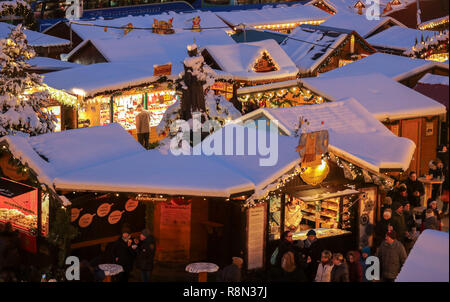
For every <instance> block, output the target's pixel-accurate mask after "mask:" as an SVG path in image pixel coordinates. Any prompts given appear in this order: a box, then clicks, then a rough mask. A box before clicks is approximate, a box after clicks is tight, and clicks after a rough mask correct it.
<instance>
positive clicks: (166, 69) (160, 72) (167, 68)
mask: <svg viewBox="0 0 450 302" xmlns="http://www.w3.org/2000/svg"><path fill="white" fill-rule="evenodd" d="M171 74H172V64H171V63H169V64H165V65H153V76H155V77H159V76H167V75H171Z"/></svg>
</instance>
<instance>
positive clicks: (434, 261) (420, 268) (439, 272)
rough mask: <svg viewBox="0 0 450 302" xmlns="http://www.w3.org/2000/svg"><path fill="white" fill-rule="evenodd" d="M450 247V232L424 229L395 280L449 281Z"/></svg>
mask: <svg viewBox="0 0 450 302" xmlns="http://www.w3.org/2000/svg"><path fill="white" fill-rule="evenodd" d="M448 247H449V238H448V233H445V232H440V231H435V230H425V231H423V232H422V234H420V236H419V238H418V239H417V241H416V243H415V244H414V247H413V248H412V250H411V252H410V253H409V255H408V258H406V261H405V263H404V264H403V267H402V269H401V271H400V274H398V276H397V279H396V280H395V282H448V281H449V274H448V273H449V269H448V268H449V258H448V252H449V251H448Z"/></svg>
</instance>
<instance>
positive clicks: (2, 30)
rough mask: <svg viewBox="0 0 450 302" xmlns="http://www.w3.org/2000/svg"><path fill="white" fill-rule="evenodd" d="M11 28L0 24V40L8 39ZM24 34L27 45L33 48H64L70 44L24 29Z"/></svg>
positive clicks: (9, 25) (66, 41)
mask: <svg viewBox="0 0 450 302" xmlns="http://www.w3.org/2000/svg"><path fill="white" fill-rule="evenodd" d="M13 28H15V26H14V25H11V24H8V23H4V22H0V39H4V38H6V37H8V36H9V34H10V33H11V29H13ZM24 33H25V35H26V36H27V41H28V44H29V45H31V46H33V47H51V46H66V45H69V44H70V41H68V40H64V39H60V38H57V37H53V36H49V35H46V34H43V33H40V32H37V31H32V30H29V29H25V30H24Z"/></svg>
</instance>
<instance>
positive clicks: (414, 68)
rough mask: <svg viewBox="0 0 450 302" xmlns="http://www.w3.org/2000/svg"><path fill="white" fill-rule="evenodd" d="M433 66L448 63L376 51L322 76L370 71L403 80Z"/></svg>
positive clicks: (333, 76)
mask: <svg viewBox="0 0 450 302" xmlns="http://www.w3.org/2000/svg"><path fill="white" fill-rule="evenodd" d="M433 67H440V68H445V69H447V70H448V64H444V63H440V62H436V61H429V60H422V59H414V58H408V57H404V56H396V55H390V54H385V53H374V54H372V55H370V56H368V57H365V58H362V59H360V60H358V61H355V62H353V63H350V64H347V65H345V66H342V67H339V68H336V69H333V70H331V71H328V72H325V73H322V74H320V75H319V77H320V78H336V77H349V76H358V75H365V74H368V73H381V74H384V75H385V76H387V77H390V78H392V79H393V80H396V81H401V80H403V79H405V78H408V77H410V76H412V75H414V74H417V73H420V72H422V71H424V70H428V69H431V68H433Z"/></svg>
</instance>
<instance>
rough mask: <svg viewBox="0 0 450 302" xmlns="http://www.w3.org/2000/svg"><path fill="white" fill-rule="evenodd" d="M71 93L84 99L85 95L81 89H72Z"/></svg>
mask: <svg viewBox="0 0 450 302" xmlns="http://www.w3.org/2000/svg"><path fill="white" fill-rule="evenodd" d="M72 92H73V93H75V94H76V95H79V96H82V97H84V96H85V95H86V92H85V91H84V90H83V89H79V88H73V89H72Z"/></svg>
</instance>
